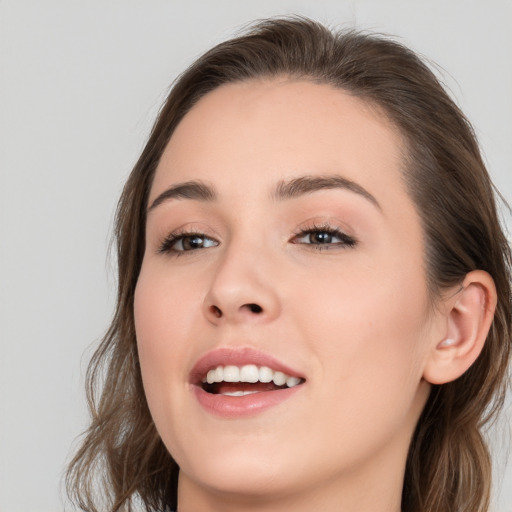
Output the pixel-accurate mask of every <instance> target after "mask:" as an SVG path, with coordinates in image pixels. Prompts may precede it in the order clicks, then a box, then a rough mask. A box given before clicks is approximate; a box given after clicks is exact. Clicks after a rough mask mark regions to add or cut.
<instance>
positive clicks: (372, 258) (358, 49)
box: [68, 18, 511, 512]
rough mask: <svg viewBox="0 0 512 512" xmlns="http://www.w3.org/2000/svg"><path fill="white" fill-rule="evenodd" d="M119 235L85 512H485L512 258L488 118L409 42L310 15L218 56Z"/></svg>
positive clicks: (87, 456) (83, 460)
mask: <svg viewBox="0 0 512 512" xmlns="http://www.w3.org/2000/svg"><path fill="white" fill-rule="evenodd" d="M116 237H117V243H118V260H119V292H118V304H117V309H116V313H115V317H114V320H113V322H112V325H111V327H110V330H109V331H108V333H107V335H106V337H105V339H104V341H103V343H102V345H101V346H100V348H99V349H98V351H97V352H96V354H95V356H94V358H93V360H92V362H91V366H90V368H89V388H88V389H89V400H90V405H91V410H92V413H93V420H92V424H91V427H90V429H89V431H88V432H87V435H86V437H85V439H84V442H83V445H82V447H81V449H80V451H79V452H78V454H77V455H76V457H75V459H74V460H73V462H72V463H71V466H70V469H69V472H68V486H69V489H70V491H71V494H72V496H74V498H75V501H76V502H77V503H78V504H79V506H80V507H81V508H82V509H83V510H87V511H92V510H112V511H114V510H131V507H133V506H135V504H137V503H139V504H142V505H143V506H144V509H145V510H175V509H176V508H177V510H178V511H179V512H189V511H210V510H212V511H213V510H215V511H217V510H222V511H232V510H233V511H243V510H251V511H270V510H271V511H289V510H290V511H291V510H293V511H295V512H297V511H303V510H304V511H305V510H323V511H331V510H332V511H338V510H344V511H356V510H357V511H359V512H365V511H383V512H384V511H386V512H397V511H399V510H402V511H407V512H413V511H414V512H420V511H421V512H425V511H429V512H434V511H437V512H440V511H443V512H444V511H448V510H450V511H469V510H471V511H474V512H483V511H486V510H488V504H489V489H490V459H489V454H488V450H487V446H486V444H485V442H484V440H483V438H482V434H481V430H482V428H483V426H484V425H485V424H486V423H487V422H488V421H489V419H490V418H491V417H492V416H493V415H494V413H495V412H496V411H497V410H498V409H499V407H500V406H501V404H502V401H503V394H504V389H505V376H506V369H507V364H508V359H509V352H510V332H509V329H510V319H511V313H510V275H509V266H510V252H509V247H508V244H507V242H506V239H505V237H504V235H503V232H502V230H501V228H500V225H499V222H498V218H497V214H496V206H495V201H494V196H493V188H492V184H491V182H490V179H489V176H488V174H487V172H486V170H485V167H484V164H483V162H482V158H481V156H480V153H479V149H478V146H477V143H476V141H475V137H474V134H473V132H472V129H471V127H470V125H469V123H468V122H467V120H466V119H465V118H464V116H463V114H462V113H461V112H460V111H459V110H458V108H457V107H456V106H455V105H454V104H453V102H452V101H451V100H450V98H449V97H448V96H447V94H446V93H445V92H444V90H443V89H442V87H441V86H440V85H439V83H438V81H437V80H436V78H435V77H434V76H433V74H432V73H431V72H430V71H429V70H428V68H427V67H426V66H425V65H424V64H423V63H422V62H421V61H420V60H419V59H418V58H417V57H416V56H415V55H414V54H413V53H412V52H411V51H409V50H408V49H406V48H404V47H403V46H401V45H399V44H397V43H395V42H393V41H390V40H386V39H383V38H380V37H375V36H371V35H366V34H360V33H356V32H347V33H342V34H333V33H331V32H330V31H328V30H327V29H326V28H324V27H323V26H321V25H319V24H317V23H315V22H312V21H309V20H305V19H297V18H293V19H284V20H283V19H280V20H269V21H264V22H261V23H259V24H258V25H256V26H255V27H254V28H253V29H252V30H251V31H250V32H248V33H247V34H245V35H243V36H241V37H239V38H237V39H234V40H231V41H227V42H225V43H222V44H220V45H218V46H217V47H215V48H213V49H212V50H210V51H209V52H207V53H206V54H205V55H204V56H202V57H201V58H200V59H198V61H196V63H194V64H193V65H192V66H191V67H190V68H189V69H188V70H187V71H186V72H185V73H184V74H183V75H182V76H181V77H180V78H179V80H178V81H177V82H176V84H175V85H174V87H173V89H172V91H171V93H170V95H169V97H168V99H167V101H166V103H165V105H164V107H163V109H162V111H161V113H160V115H159V118H158V120H157V122H156V124H155V127H154V129H153V132H152V134H151V136H150V139H149V141H148V143H147V145H146V147H145V149H144V151H143V153H142V155H141V157H140V159H139V161H138V163H137V165H136V166H135V168H134V170H133V172H132V174H131V176H130V178H129V180H128V182H127V184H126V186H125V189H124V191H123V195H122V197H121V201H120V203H119V208H118V214H117V222H116ZM101 379H104V383H103V387H102V389H101V391H99V392H98V394H97V388H96V385H97V382H98V381H99V380H101ZM98 465H100V466H101V467H102V468H103V480H101V481H100V482H99V483H98V482H97V481H95V480H94V475H95V473H96V471H97V469H98ZM98 485H99V486H100V489H101V492H98V487H97V486H98ZM99 496H102V497H104V496H106V500H107V503H108V505H107V504H105V503H103V504H102V505H100V504H99V503H100V502H101V500H100V499H99ZM98 507H99V508H98Z"/></svg>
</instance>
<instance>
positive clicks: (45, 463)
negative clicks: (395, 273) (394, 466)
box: [0, 0, 512, 512]
mask: <svg viewBox="0 0 512 512" xmlns="http://www.w3.org/2000/svg"><path fill="white" fill-rule="evenodd" d="M288 13H301V14H305V15H308V16H311V17H313V18H316V19H319V20H320V21H324V22H328V23H330V24H335V25H344V26H356V27H359V28H369V29H373V30H376V31H380V32H386V33H391V34H396V35H398V36H400V37H401V38H402V40H403V41H404V42H405V43H406V44H408V45H409V46H411V47H412V48H414V49H415V50H417V51H419V52H420V53H422V54H424V55H426V56H428V57H429V58H430V59H432V60H433V61H435V62H436V63H437V64H439V65H440V66H441V68H442V69H444V70H446V71H443V72H442V73H443V80H444V82H445V83H446V84H448V86H449V87H450V89H451V90H452V93H453V95H454V96H455V97H456V99H457V101H458V103H459V104H460V106H461V107H462V109H463V110H464V111H465V112H466V114H467V115H468V116H469V118H470V119H471V120H472V122H473V124H474V126H475V128H476V132H477V134H478V137H479V139H480V142H481V145H482V147H483V149H484V152H485V156H486V159H487V162H488V164H489V168H490V170H491V173H492V175H493V177H494V180H495V182H496V183H497V185H498V187H499V188H501V190H502V192H503V193H504V195H505V197H506V198H507V199H508V200H509V201H510V200H512V173H511V162H512V140H511V135H512V129H511V122H512V30H511V26H512V1H510V0H486V1H485V2H484V1H483V0H481V1H478V0H429V1H420V0H418V1H414V0H347V1H343V0H331V1H329V0H314V1H313V0H309V1H292V0H288V1H287V0H258V1H237V0H223V1H219V0H217V1H215V0H204V1H200V0H186V1H185V0H183V1H178V0H167V1H164V0H152V1H143V0H138V1H136V0H81V1H73V0H61V1H60V2H59V1H57V0H22V1H20V0H11V1H9V0H0V178H1V181H0V259H1V261H0V268H1V280H0V283H1V284H0V343H1V352H0V512H32V511H33V512H55V511H60V510H64V502H63V500H62V499H61V497H60V490H59V482H60V479H61V476H62V471H63V467H64V465H65V461H66V459H67V457H68V456H69V454H70V447H71V444H72V442H73V439H74V438H75V437H76V436H77V435H78V433H79V432H80V431H81V430H82V429H83V428H84V427H85V425H86V411H85V399H84V392H83V373H84V369H85V367H86V362H87V359H88V357H89V356H90V352H91V350H90V347H92V346H93V345H94V344H95V343H97V341H98V339H99V338H100V337H101V335H102V334H103V332H104V330H105V329H106V327H107V325H108V322H109V318H110V315H111V312H112V307H113V300H114V297H115V279H114V272H113V270H112V268H111V264H110V263H109V262H108V260H107V257H106V254H107V247H108V240H109V236H110V230H111V224H112V216H113V211H114V207H115V204H116V201H117V197H118V195H119V193H120V190H121V187H122V184H123V181H124V179H125V178H126V176H127V174H128V172H129V170H130V168H131V166H132V165H133V164H134V162H135V160H136V158H137V156H138V153H139V152H140V150H141V148H142V147H143V144H144V141H145V139H146V136H147V134H148V131H149V128H150V126H151V124H152V121H153V118H154V116H155V114H156V112H157V110H158V106H159V104H160V102H161V100H162V99H163V97H164V95H165V93H166V91H167V89H168V86H169V84H170V82H171V81H172V79H173V78H174V77H175V76H176V75H177V74H178V73H179V72H180V71H182V70H183V69H184V68H185V67H186V66H187V65H188V64H189V63H190V62H191V61H192V60H193V59H194V58H195V57H197V56H198V55H199V54H200V53H201V52H202V51H204V50H205V49H207V48H208V47H210V46H211V45H212V44H214V43H216V42H219V41H221V40H223V39H225V38H226V37H228V36H230V35H232V34H233V32H234V31H235V30H236V29H238V28H240V27H241V26H242V25H243V24H245V23H247V22H248V21H250V20H253V19H255V18H261V17H267V16H271V15H276V14H288ZM507 222H508V220H507ZM84 354H85V355H84ZM509 424H510V421H509V420H504V421H502V423H501V425H500V434H499V435H498V434H497V435H496V438H497V439H501V438H503V437H505V438H506V437H507V435H508V431H509V430H510V428H509ZM496 445H497V447H498V448H497V449H496V452H497V453H496V457H495V458H496V463H497V466H498V470H499V473H500V474H501V475H505V476H504V480H503V483H502V485H501V488H498V489H497V490H496V492H495V507H494V510H496V511H497V512H511V511H512V469H511V468H510V466H511V465H512V464H509V466H508V468H507V469H506V470H505V469H504V465H505V462H506V460H507V458H510V457H509V456H508V455H507V454H506V452H505V450H504V449H503V447H505V448H506V443H505V444H504V443H503V442H501V441H500V442H499V443H498V442H497V443H496Z"/></svg>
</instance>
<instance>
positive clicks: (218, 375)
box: [200, 364, 305, 396]
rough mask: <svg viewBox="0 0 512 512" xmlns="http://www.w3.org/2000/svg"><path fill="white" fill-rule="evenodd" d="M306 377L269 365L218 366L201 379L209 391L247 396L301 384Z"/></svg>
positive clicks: (216, 393) (205, 388)
mask: <svg viewBox="0 0 512 512" xmlns="http://www.w3.org/2000/svg"><path fill="white" fill-rule="evenodd" d="M304 382H305V379H303V378H301V377H298V376H295V375H288V374H287V373H284V372H282V371H279V370H274V369H272V368H270V367H268V366H257V365H255V364H246V365H243V366H235V365H227V366H222V365H219V366H216V367H215V368H211V369H209V370H208V372H207V373H206V375H204V376H203V378H202V379H201V383H200V385H201V388H202V389H203V390H204V391H206V392H207V393H211V394H214V395H224V396H246V395H251V394H255V393H266V392H269V391H278V390H282V389H289V388H293V387H295V386H299V385H301V384H303V383H304Z"/></svg>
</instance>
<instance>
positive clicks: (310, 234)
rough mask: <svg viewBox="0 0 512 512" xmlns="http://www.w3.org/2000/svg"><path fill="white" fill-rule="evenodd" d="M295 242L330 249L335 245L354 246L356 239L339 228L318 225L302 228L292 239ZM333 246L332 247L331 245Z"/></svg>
mask: <svg viewBox="0 0 512 512" xmlns="http://www.w3.org/2000/svg"><path fill="white" fill-rule="evenodd" d="M291 241H292V243H294V244H306V245H314V246H316V247H315V248H317V249H328V248H334V247H332V246H335V247H354V246H355V245H356V243H357V242H356V240H355V239H354V238H353V237H351V236H349V235H347V234H346V233H343V232H342V231H340V230H339V229H336V228H332V227H328V226H318V227H312V228H309V229H305V230H301V231H299V232H298V233H296V235H295V237H294V238H293V239H292V240H291ZM330 246H331V247H330Z"/></svg>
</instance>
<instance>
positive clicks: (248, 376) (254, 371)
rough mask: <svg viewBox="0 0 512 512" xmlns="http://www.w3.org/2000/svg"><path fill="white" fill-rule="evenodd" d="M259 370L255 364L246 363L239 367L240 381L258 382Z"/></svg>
mask: <svg viewBox="0 0 512 512" xmlns="http://www.w3.org/2000/svg"><path fill="white" fill-rule="evenodd" d="M259 376H260V372H259V371H258V367H257V366H256V365H255V364H246V365H245V366H242V368H240V382H252V383H254V382H258V379H259Z"/></svg>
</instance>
